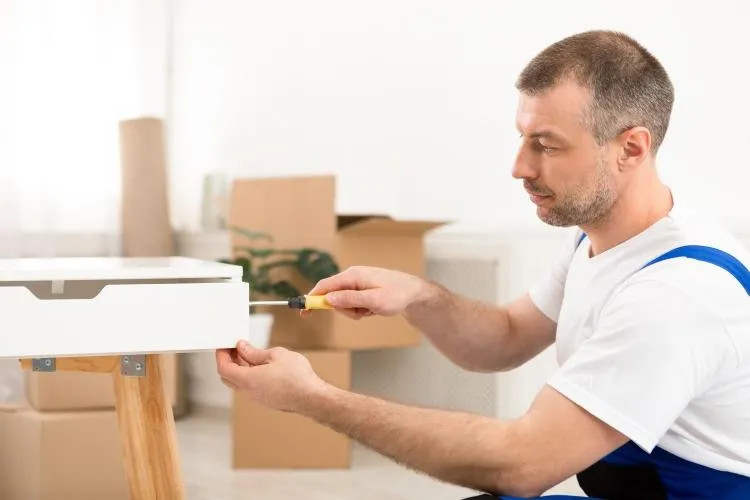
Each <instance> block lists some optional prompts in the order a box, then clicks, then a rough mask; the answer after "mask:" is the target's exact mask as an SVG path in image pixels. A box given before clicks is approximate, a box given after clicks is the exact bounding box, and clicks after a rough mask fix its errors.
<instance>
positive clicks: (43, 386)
mask: <svg viewBox="0 0 750 500" xmlns="http://www.w3.org/2000/svg"><path fill="white" fill-rule="evenodd" d="M178 361H179V358H178V355H176V354H164V355H161V368H162V376H163V380H164V391H165V395H166V397H167V401H169V402H171V404H172V406H173V407H175V406H176V405H177V403H178V401H179V393H180V392H181V389H182V388H181V387H180V384H179V378H178V374H179V373H180V370H178V366H177V365H178ZM24 385H25V392H26V400H27V402H28V403H29V405H30V406H31V407H32V408H33V409H35V410H38V411H68V410H95V409H114V407H115V391H114V385H113V381H112V376H111V375H110V374H108V373H84V372H66V371H59V372H54V373H40V372H32V371H25V372H24Z"/></svg>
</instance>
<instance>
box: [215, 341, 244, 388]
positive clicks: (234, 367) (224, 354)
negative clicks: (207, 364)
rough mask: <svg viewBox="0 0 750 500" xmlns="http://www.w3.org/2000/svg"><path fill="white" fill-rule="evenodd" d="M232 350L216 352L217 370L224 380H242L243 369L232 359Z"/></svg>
mask: <svg viewBox="0 0 750 500" xmlns="http://www.w3.org/2000/svg"><path fill="white" fill-rule="evenodd" d="M232 351H233V350H232V349H218V350H217V351H216V369H217V371H218V372H219V375H221V377H222V378H226V379H229V380H240V379H241V378H242V374H243V368H242V367H241V366H239V365H238V364H237V363H236V362H235V361H234V360H233V359H232Z"/></svg>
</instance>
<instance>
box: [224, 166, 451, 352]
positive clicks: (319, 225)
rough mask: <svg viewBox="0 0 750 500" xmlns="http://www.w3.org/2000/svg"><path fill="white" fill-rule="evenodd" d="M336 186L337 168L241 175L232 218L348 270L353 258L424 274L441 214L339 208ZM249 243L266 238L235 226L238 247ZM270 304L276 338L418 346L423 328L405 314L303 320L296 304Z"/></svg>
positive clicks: (324, 345)
mask: <svg viewBox="0 0 750 500" xmlns="http://www.w3.org/2000/svg"><path fill="white" fill-rule="evenodd" d="M335 188H336V180H335V177H333V176H311V177H285V178H261V179H237V180H236V181H235V182H234V184H233V189H232V194H231V203H230V213H229V225H230V226H234V227H239V228H242V229H247V230H251V231H260V232H266V233H269V234H271V235H272V237H273V238H274V242H273V245H274V247H276V248H300V247H312V248H315V249H320V250H325V251H328V252H331V254H332V255H333V256H334V258H335V259H336V261H337V262H338V264H339V267H340V268H341V269H342V270H343V269H346V268H347V267H349V266H353V265H370V266H379V267H386V268H391V269H397V270H401V271H404V272H407V273H410V274H415V275H417V276H424V274H425V259H424V249H423V247H424V245H423V238H424V235H425V233H426V232H427V231H429V230H431V229H434V228H436V227H438V226H440V225H442V224H443V223H442V222H434V221H403V220H394V219H392V218H390V217H385V216H377V215H368V214H362V215H354V214H348V215H343V214H337V213H336V210H335V197H336V196H335ZM287 200H291V201H287ZM251 244H252V245H255V246H258V245H267V243H266V242H260V243H259V242H253V243H251V242H249V241H248V240H247V239H246V238H244V237H243V236H241V235H239V234H237V233H234V232H233V234H232V248H235V247H237V246H249V245H251ZM238 255H239V253H238ZM276 271H277V272H278V275H279V276H282V275H283V276H284V277H285V278H287V279H289V280H290V281H291V282H292V283H294V284H296V285H297V286H298V287H299V288H300V290H301V291H302V293H305V292H307V291H308V290H309V287H311V286H312V285H311V284H308V283H306V282H305V281H304V280H301V279H300V277H299V276H296V275H293V274H288V271H285V270H276ZM282 273H285V274H282ZM250 286H251V288H252V283H251V284H250ZM256 298H260V297H256ZM267 310H268V311H269V312H271V313H272V314H274V316H275V318H274V324H273V330H272V334H271V343H272V344H274V345H282V346H285V347H290V348H295V349H350V350H360V349H379V348H389V347H405V346H413V345H417V344H418V343H419V342H420V334H419V332H417V331H416V330H415V329H413V328H411V327H410V326H409V324H408V323H407V322H406V321H405V320H404V319H403V318H401V317H390V318H385V317H371V318H368V319H367V321H355V320H351V319H348V318H346V317H345V316H343V315H340V314H329V313H328V312H325V311H324V312H321V313H316V314H314V315H312V317H309V318H306V319H305V320H304V321H302V320H300V318H299V315H298V313H297V312H296V311H294V310H291V309H287V308H281V307H275V308H273V307H272V308H269V309H267Z"/></svg>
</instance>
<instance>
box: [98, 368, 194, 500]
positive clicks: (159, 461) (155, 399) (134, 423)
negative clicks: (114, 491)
mask: <svg viewBox="0 0 750 500" xmlns="http://www.w3.org/2000/svg"><path fill="white" fill-rule="evenodd" d="M112 377H113V378H114V386H115V397H116V405H117V418H118V421H119V426H120V439H121V442H122V451H123V456H124V457H123V458H124V461H125V470H126V472H127V476H128V480H129V482H130V498H131V500H184V499H185V490H184V485H183V482H182V472H181V469H180V460H179V454H178V449H177V436H176V430H175V424H174V416H173V415H172V407H171V406H170V405H169V404H167V400H166V398H165V396H164V386H163V384H162V374H161V368H160V366H159V357H158V356H157V355H151V354H149V355H147V356H146V374H145V376H126V375H122V374H121V372H120V370H113V371H112Z"/></svg>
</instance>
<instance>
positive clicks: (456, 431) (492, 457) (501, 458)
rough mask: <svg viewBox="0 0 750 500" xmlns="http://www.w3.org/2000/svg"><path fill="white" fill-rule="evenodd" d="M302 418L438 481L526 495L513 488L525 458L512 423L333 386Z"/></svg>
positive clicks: (307, 407) (314, 399)
mask: <svg viewBox="0 0 750 500" xmlns="http://www.w3.org/2000/svg"><path fill="white" fill-rule="evenodd" d="M299 413H300V414H302V415H305V416H307V417H309V418H311V419H313V420H315V421H317V422H319V423H321V424H322V425H325V426H327V427H330V428H331V429H333V430H335V431H337V432H339V433H342V434H345V435H347V436H349V437H351V438H352V439H354V440H356V441H358V442H360V443H362V444H364V445H365V446H368V447H370V448H372V449H373V450H375V451H377V452H378V453H380V454H382V455H384V456H386V457H389V458H391V459H392V460H394V461H395V462H398V463H400V464H403V465H404V466H406V467H409V468H412V469H415V470H418V471H421V472H423V473H425V474H429V475H431V476H433V477H435V478H437V479H440V480H443V481H446V482H450V483H453V484H457V485H461V486H465V487H467V488H472V489H475V490H478V491H483V492H492V493H508V494H512V493H514V491H522V490H517V488H523V486H522V485H520V484H515V485H514V484H512V481H514V479H515V480H518V481H519V482H520V476H521V474H518V473H517V467H518V460H519V458H520V455H521V453H519V451H520V450H519V449H518V447H516V446H514V443H515V442H517V440H516V439H514V436H513V434H512V432H513V431H512V429H513V426H512V424H510V423H507V422H500V421H497V420H492V419H489V418H486V417H482V416H476V415H469V414H462V413H454V412H446V411H441V410H432V409H423V408H414V407H407V406H403V405H399V404H396V403H390V402H387V401H383V400H380V399H377V398H372V397H368V396H364V395H360V394H356V393H351V392H347V391H343V390H340V389H337V388H335V387H332V386H327V389H326V390H324V391H323V393H321V394H318V395H316V396H315V397H312V398H310V399H309V400H307V401H306V402H305V403H304V408H301V409H299ZM514 448H515V449H514ZM504 483H508V484H507V485H505V484H504ZM500 488H502V489H504V490H505V491H500Z"/></svg>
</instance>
